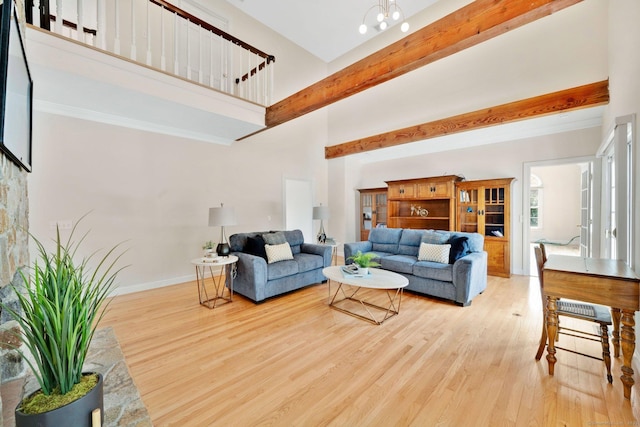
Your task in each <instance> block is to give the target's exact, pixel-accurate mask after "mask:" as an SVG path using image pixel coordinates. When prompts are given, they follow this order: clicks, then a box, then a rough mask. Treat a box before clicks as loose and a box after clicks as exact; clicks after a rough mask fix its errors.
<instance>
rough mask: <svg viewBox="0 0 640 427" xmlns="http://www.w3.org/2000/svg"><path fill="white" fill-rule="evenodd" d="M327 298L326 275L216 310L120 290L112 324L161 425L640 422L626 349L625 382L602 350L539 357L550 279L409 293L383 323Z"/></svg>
mask: <svg viewBox="0 0 640 427" xmlns="http://www.w3.org/2000/svg"><path fill="white" fill-rule="evenodd" d="M327 303H328V299H327V285H326V284H323V285H317V286H312V287H309V288H306V289H304V290H300V291H297V292H294V293H292V294H289V295H286V296H283V297H280V298H276V299H273V300H270V301H267V302H265V303H262V304H258V305H255V304H253V303H252V302H250V301H248V300H246V299H244V298H242V297H241V296H238V295H237V296H236V297H235V298H234V301H233V303H231V304H227V305H224V306H221V307H218V308H216V309H214V310H208V309H207V308H204V307H201V306H200V305H199V304H198V296H197V290H196V285H195V283H185V284H182V285H176V286H171V287H166V288H162V289H157V290H152V291H147V292H141V293H137V294H129V295H123V296H118V297H116V298H114V300H113V302H112V304H111V306H110V310H109V313H108V314H107V315H106V317H105V318H104V319H103V321H102V324H103V325H104V326H106V325H111V326H113V327H114V329H115V332H116V335H117V337H118V339H119V341H120V344H121V346H122V350H123V352H124V354H125V357H126V360H127V363H128V365H129V368H130V371H131V374H132V376H133V378H134V381H135V382H136V384H137V385H138V388H139V390H140V392H141V395H142V398H143V400H144V402H145V404H146V405H147V407H148V409H149V412H150V414H151V417H152V419H153V421H154V424H155V425H156V426H209V425H221V426H230V425H233V426H252V425H276V426H293V425H299V426H319V425H336V426H356V425H357V426H396V425H397V426H404V425H416V426H435V425H439V426H511V425H514V426H597V425H601V426H612V425H613V426H623V425H624V426H632V425H640V392H639V390H640V388H639V386H638V384H637V385H636V386H634V388H633V391H632V399H631V401H628V400H625V399H624V398H623V390H622V383H621V382H620V380H619V377H620V363H621V361H620V359H614V366H613V369H614V373H615V375H614V383H613V385H609V384H608V383H607V380H606V378H605V370H604V365H603V363H602V362H600V361H597V360H592V359H588V358H585V357H580V356H576V355H573V354H571V353H567V352H559V353H558V363H557V364H556V369H555V371H556V372H555V376H554V377H550V376H548V375H547V364H546V360H545V359H544V358H543V360H542V361H540V362H536V361H535V360H534V356H535V352H536V349H537V346H538V339H539V336H540V327H541V318H542V314H541V309H540V304H541V303H540V297H539V295H538V284H537V278H530V277H525V276H513V277H512V278H511V279H502V278H496V277H490V278H489V285H488V289H487V290H486V291H485V292H484V294H482V295H480V296H478V297H477V298H476V299H475V300H474V302H473V304H471V306H469V307H464V308H461V307H458V306H455V305H453V304H451V303H448V302H443V301H439V300H434V299H430V298H426V297H422V296H417V295H415V294H411V293H405V295H404V298H403V299H402V306H401V309H400V314H399V315H398V316H396V317H393V318H391V319H389V320H387V321H386V322H385V323H384V324H382V325H381V326H375V325H372V324H369V323H366V322H364V321H362V320H360V319H357V318H354V317H351V316H348V315H346V314H343V313H341V312H338V311H336V310H332V309H330V308H329V307H328V306H327ZM563 339H564V338H563ZM569 345H571V343H569ZM589 345H590V344H589ZM593 349H594V352H595V354H598V351H599V344H597V343H594V347H593ZM635 368H636V375H635V378H636V381H637V382H640V380H639V378H640V377H639V375H638V373H637V372H638V371H637V367H635Z"/></svg>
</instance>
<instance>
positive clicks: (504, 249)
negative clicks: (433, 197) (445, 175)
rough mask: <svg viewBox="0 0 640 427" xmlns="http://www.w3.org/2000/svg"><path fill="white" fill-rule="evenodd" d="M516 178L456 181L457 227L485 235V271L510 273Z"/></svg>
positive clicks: (494, 273) (492, 273) (460, 229)
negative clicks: (512, 201)
mask: <svg viewBox="0 0 640 427" xmlns="http://www.w3.org/2000/svg"><path fill="white" fill-rule="evenodd" d="M514 179H515V178H503V179H487V180H479V181H465V182H458V183H456V206H457V209H456V211H457V212H456V224H457V225H456V229H457V230H458V231H464V232H469V233H473V232H477V233H480V234H482V235H484V249H485V251H487V253H488V255H489V258H488V263H487V270H488V273H489V274H491V275H493V276H501V277H510V276H511V255H510V254H511V183H512V182H513V180H514Z"/></svg>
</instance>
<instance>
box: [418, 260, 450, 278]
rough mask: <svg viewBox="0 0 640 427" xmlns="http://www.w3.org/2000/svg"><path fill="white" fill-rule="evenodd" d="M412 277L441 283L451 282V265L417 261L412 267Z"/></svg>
mask: <svg viewBox="0 0 640 427" xmlns="http://www.w3.org/2000/svg"><path fill="white" fill-rule="evenodd" d="M413 275H414V276H417V277H423V278H425V279H432V280H439V281H441V282H453V265H452V264H442V263H439V262H432V261H418V262H416V263H415V264H414V265H413Z"/></svg>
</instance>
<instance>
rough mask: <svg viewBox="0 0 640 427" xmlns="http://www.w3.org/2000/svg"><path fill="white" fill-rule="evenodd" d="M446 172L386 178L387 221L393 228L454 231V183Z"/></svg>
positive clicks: (456, 179)
mask: <svg viewBox="0 0 640 427" xmlns="http://www.w3.org/2000/svg"><path fill="white" fill-rule="evenodd" d="M460 180H461V178H460V177H459V176H456V175H446V176H438V177H430V178H418V179H406V180H398V181H387V185H388V188H389V192H388V195H389V197H388V204H389V206H388V217H387V218H388V224H389V227H392V228H416V229H425V230H427V229H435V230H455V194H454V193H455V192H454V188H455V183H456V182H458V181H460Z"/></svg>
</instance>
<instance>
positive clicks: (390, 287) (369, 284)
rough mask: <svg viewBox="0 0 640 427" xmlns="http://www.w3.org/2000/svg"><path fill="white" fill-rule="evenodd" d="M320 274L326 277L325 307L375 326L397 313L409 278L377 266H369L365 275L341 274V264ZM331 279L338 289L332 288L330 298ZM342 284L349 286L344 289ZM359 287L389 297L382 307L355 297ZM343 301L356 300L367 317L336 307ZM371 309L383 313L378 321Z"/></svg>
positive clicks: (327, 268)
mask: <svg viewBox="0 0 640 427" xmlns="http://www.w3.org/2000/svg"><path fill="white" fill-rule="evenodd" d="M322 274H324V275H325V277H326V278H327V279H329V298H330V301H329V306H330V307H331V308H333V309H335V310H338V311H341V312H343V313H346V314H349V315H351V316H354V317H357V318H360V319H363V320H366V321H368V322H371V323H373V324H375V325H380V324H382V322H384V321H385V320H387V319H388V318H390V317H393V316H395V315H397V314H398V313H399V312H400V303H401V302H402V293H403V289H404V288H405V286H407V285H408V284H409V280H407V278H406V277H404V276H401V275H400V274H398V273H394V272H392V271H387V270H382V269H379V268H370V269H369V274H368V275H367V276H356V275H351V274H345V273H343V272H342V269H341V266H339V265H335V266H332V267H326V268H325V269H323V270H322ZM331 282H337V283H338V289H337V290H336V292H335V294H334V295H333V297H331ZM344 285H348V286H349V287H352V288H351V289H345V286H344ZM362 288H367V289H380V290H384V291H386V293H387V297H388V298H389V306H388V307H382V306H379V305H376V304H372V303H370V302H367V301H364V300H362V299H360V298H357V293H358V291H360V289H362ZM393 291H395V292H393ZM339 295H341V296H342V298H340V299H338V296H339ZM343 301H355V302H359V303H360V305H361V306H362V307H363V308H364V309H365V310H366V311H367V313H368V314H369V317H367V316H363V315H361V314H358V313H356V312H354V311H351V310H347V309H346V308H343V307H340V306H339V304H340V303H342V302H343ZM396 301H397V305H396ZM340 305H344V304H340ZM371 309H374V310H376V311H382V312H384V317H383V318H382V319H381V320H378V318H376V316H375V315H374V314H373V313H372V311H371Z"/></svg>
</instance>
